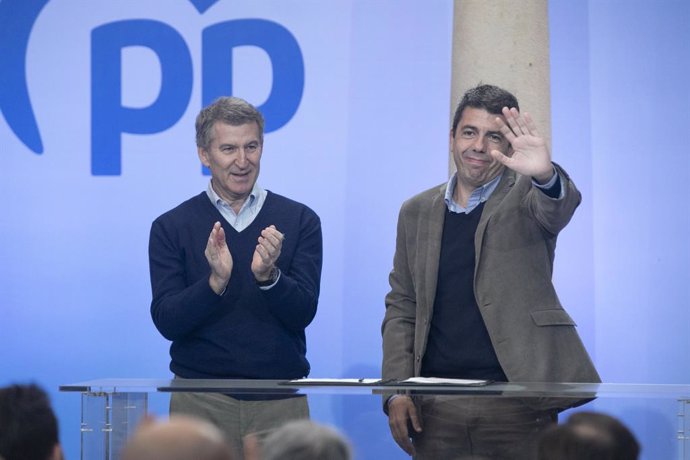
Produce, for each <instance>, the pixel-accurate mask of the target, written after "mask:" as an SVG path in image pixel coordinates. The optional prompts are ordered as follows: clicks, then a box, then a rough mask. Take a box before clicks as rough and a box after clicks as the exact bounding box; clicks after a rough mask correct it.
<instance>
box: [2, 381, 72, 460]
mask: <svg viewBox="0 0 690 460" xmlns="http://www.w3.org/2000/svg"><path fill="white" fill-rule="evenodd" d="M0 458H2V459H4V460H48V459H50V460H56V459H61V458H62V449H61V448H60V442H59V439H58V423H57V418H56V417H55V413H54V412H53V409H52V407H51V405H50V400H49V399H48V395H47V394H46V392H45V391H43V389H41V388H40V387H39V386H37V385H34V384H31V385H10V386H7V387H4V388H0Z"/></svg>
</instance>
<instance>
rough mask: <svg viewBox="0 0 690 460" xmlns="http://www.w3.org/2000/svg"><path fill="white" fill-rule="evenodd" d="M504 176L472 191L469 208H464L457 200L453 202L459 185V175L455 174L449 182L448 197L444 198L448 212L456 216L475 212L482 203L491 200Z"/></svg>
mask: <svg viewBox="0 0 690 460" xmlns="http://www.w3.org/2000/svg"><path fill="white" fill-rule="evenodd" d="M502 176H503V174H499V175H498V176H496V177H494V178H493V179H491V180H490V181H489V182H487V183H486V184H484V185H482V186H481V187H479V188H475V189H474V190H472V194H471V195H470V197H469V199H468V200H467V206H464V207H463V206H460V205H459V204H458V203H456V202H455V200H453V193H455V187H456V186H457V185H458V175H457V173H456V174H453V176H452V177H451V178H450V180H449V181H448V186H447V187H446V196H445V198H444V201H445V202H446V206H447V207H448V210H449V211H450V212H454V213H456V214H469V213H471V212H472V211H473V210H474V208H476V207H477V206H479V205H480V204H481V203H483V202H485V201H486V200H488V199H489V197H490V196H491V194H492V193H494V190H496V187H497V186H498V183H499V182H500V181H501V177H502Z"/></svg>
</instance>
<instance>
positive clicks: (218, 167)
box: [198, 121, 263, 212]
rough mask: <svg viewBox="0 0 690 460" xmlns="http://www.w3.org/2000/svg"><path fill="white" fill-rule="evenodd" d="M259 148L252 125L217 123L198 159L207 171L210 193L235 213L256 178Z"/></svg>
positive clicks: (259, 140) (256, 127)
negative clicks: (215, 195) (210, 184)
mask: <svg viewBox="0 0 690 460" xmlns="http://www.w3.org/2000/svg"><path fill="white" fill-rule="evenodd" d="M262 148H263V145H262V143H261V138H260V136H259V126H258V125H257V124H256V123H245V124H242V125H238V126H234V125H229V124H227V123H223V122H220V121H217V122H216V123H215V124H214V125H213V140H212V142H211V143H210V144H209V147H208V148H207V149H204V148H202V147H199V148H198V153H199V159H200V160H201V162H202V163H203V164H204V166H206V167H208V168H209V169H210V170H211V183H212V185H213V190H215V192H216V193H217V194H218V195H219V196H220V197H221V198H223V199H224V200H225V201H227V202H228V204H229V205H230V206H231V207H232V209H233V210H234V211H235V212H239V210H240V209H241V208H242V204H243V203H244V201H245V200H246V199H247V197H248V196H249V194H250V193H251V191H252V188H253V187H254V184H255V183H256V179H257V178H258V177H259V166H260V162H261V152H262Z"/></svg>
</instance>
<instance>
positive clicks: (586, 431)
mask: <svg viewBox="0 0 690 460" xmlns="http://www.w3.org/2000/svg"><path fill="white" fill-rule="evenodd" d="M639 455H640V445H639V443H638V442H637V440H636V439H635V436H634V435H633V434H632V432H630V430H628V428H627V427H626V426H625V425H623V423H621V422H620V421H618V420H617V419H615V418H614V417H611V416H609V415H606V414H597V413H595V412H578V413H575V414H573V415H571V416H570V418H568V421H567V422H566V423H564V424H562V425H559V426H554V427H551V428H550V429H549V430H547V431H545V432H544V434H543V436H542V438H541V441H540V443H539V460H580V459H587V460H637V458H638V457H639Z"/></svg>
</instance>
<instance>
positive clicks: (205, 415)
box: [170, 392, 309, 458]
mask: <svg viewBox="0 0 690 460" xmlns="http://www.w3.org/2000/svg"><path fill="white" fill-rule="evenodd" d="M170 414H171V415H172V414H186V415H191V416H194V417H198V418H201V419H204V420H208V421H210V422H211V423H213V424H214V425H216V426H218V427H219V428H220V429H221V431H222V432H223V433H224V434H225V436H226V438H227V440H228V442H229V443H230V444H231V445H232V446H233V447H234V448H235V449H236V452H237V454H238V456H239V457H238V458H243V455H244V453H243V450H242V440H243V438H244V437H245V436H246V435H248V434H250V433H254V434H256V435H257V437H258V438H259V439H262V438H263V437H265V436H266V435H267V434H268V433H270V432H271V431H272V430H274V429H276V428H278V427H280V426H281V425H283V424H284V423H285V422H288V421H290V420H295V419H302V418H309V405H308V403H307V397H306V396H298V397H291V398H285V399H274V400H267V401H250V400H241V399H235V398H233V397H230V396H228V395H225V394H222V393H187V392H179V393H173V394H172V396H171V397H170Z"/></svg>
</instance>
